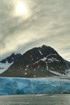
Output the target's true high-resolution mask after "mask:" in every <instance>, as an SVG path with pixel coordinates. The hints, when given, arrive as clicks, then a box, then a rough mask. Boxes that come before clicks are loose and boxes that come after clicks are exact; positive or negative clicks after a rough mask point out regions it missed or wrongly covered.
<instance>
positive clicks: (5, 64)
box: [0, 53, 22, 73]
mask: <svg viewBox="0 0 70 105" xmlns="http://www.w3.org/2000/svg"><path fill="white" fill-rule="evenodd" d="M21 56H22V55H21V54H14V53H13V54H11V55H10V56H8V57H6V58H5V59H3V60H1V61H0V73H3V72H4V71H6V70H7V69H8V68H9V67H10V66H11V65H12V64H13V63H14V62H15V61H17V60H18V59H19V58H20V57H21Z"/></svg>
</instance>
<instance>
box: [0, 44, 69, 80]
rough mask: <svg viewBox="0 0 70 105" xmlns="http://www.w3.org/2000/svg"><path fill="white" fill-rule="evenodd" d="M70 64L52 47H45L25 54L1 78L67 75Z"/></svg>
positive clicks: (36, 48)
mask: <svg viewBox="0 0 70 105" xmlns="http://www.w3.org/2000/svg"><path fill="white" fill-rule="evenodd" d="M69 68H70V62H68V61H66V60H64V59H63V58H62V57H61V56H60V55H59V54H58V53H57V52H56V50H54V49H53V48H52V47H50V46H46V45H43V46H41V47H35V48H33V49H30V50H28V51H27V52H25V53H24V54H23V55H22V57H21V58H20V59H19V60H17V61H16V62H14V63H13V64H12V65H11V66H10V67H9V68H8V70H7V71H5V72H4V73H2V74H1V75H0V76H4V77H5V76H6V77H7V76H9V77H27V78H35V77H47V76H59V75H65V74H66V73H67V70H68V69H69Z"/></svg>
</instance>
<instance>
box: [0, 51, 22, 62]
mask: <svg viewBox="0 0 70 105" xmlns="http://www.w3.org/2000/svg"><path fill="white" fill-rule="evenodd" d="M21 56H22V55H21V54H14V53H13V54H11V55H10V56H9V57H7V58H5V59H3V60H2V61H0V63H6V62H8V63H12V62H16V61H17V60H18V59H20V57H21Z"/></svg>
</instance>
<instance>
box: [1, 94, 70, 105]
mask: <svg viewBox="0 0 70 105" xmlns="http://www.w3.org/2000/svg"><path fill="white" fill-rule="evenodd" d="M0 105H70V95H61V94H60V95H20V96H0Z"/></svg>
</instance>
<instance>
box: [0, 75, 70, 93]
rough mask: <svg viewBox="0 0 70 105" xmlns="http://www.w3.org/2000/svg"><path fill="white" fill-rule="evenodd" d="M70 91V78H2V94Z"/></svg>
mask: <svg viewBox="0 0 70 105" xmlns="http://www.w3.org/2000/svg"><path fill="white" fill-rule="evenodd" d="M60 93H70V80H68V79H59V78H58V77H57V78H32V79H31V78H29V79H27V78H0V95H13V94H60Z"/></svg>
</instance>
